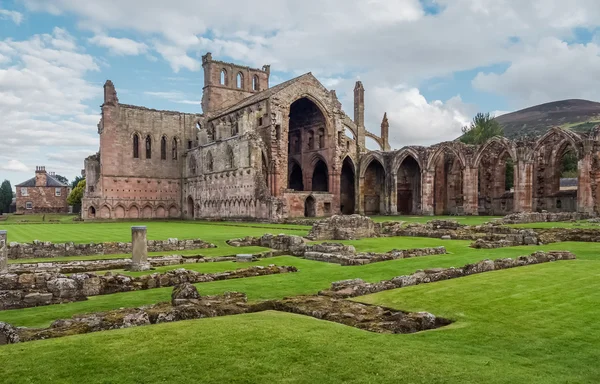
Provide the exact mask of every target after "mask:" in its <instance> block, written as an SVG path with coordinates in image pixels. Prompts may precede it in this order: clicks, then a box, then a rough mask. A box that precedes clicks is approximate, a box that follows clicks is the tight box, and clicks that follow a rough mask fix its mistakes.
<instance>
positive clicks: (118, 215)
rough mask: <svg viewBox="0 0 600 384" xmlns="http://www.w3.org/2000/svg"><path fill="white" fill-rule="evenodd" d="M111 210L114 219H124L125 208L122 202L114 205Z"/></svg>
mask: <svg viewBox="0 0 600 384" xmlns="http://www.w3.org/2000/svg"><path fill="white" fill-rule="evenodd" d="M113 212H114V218H115V219H124V218H125V216H126V212H127V209H125V206H124V205H123V204H120V203H119V204H117V205H116V206H115V208H114V209H113Z"/></svg>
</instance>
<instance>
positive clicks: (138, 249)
mask: <svg viewBox="0 0 600 384" xmlns="http://www.w3.org/2000/svg"><path fill="white" fill-rule="evenodd" d="M150 269H151V267H150V263H149V262H148V244H147V242H146V227H145V226H141V227H131V268H130V270H131V271H134V272H139V271H148V270H150Z"/></svg>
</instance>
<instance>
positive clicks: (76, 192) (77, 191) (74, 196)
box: [67, 179, 85, 207]
mask: <svg viewBox="0 0 600 384" xmlns="http://www.w3.org/2000/svg"><path fill="white" fill-rule="evenodd" d="M84 192H85V179H83V180H81V181H80V182H79V183H77V186H76V187H75V188H73V190H72V191H71V193H69V196H68V197H67V203H69V205H72V206H74V207H80V206H81V199H82V198H83V194H84Z"/></svg>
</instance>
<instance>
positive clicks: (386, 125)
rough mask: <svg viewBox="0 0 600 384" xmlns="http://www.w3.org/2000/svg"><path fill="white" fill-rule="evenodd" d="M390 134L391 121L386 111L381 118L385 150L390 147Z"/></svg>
mask: <svg viewBox="0 0 600 384" xmlns="http://www.w3.org/2000/svg"><path fill="white" fill-rule="evenodd" d="M389 134H390V122H389V121H388V117H387V112H385V113H384V114H383V120H381V141H382V142H383V149H384V150H385V151H388V150H389V149H390V143H389Z"/></svg>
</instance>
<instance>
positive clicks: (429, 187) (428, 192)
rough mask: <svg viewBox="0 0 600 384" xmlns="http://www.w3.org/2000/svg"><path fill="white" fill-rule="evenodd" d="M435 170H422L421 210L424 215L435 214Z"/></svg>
mask: <svg viewBox="0 0 600 384" xmlns="http://www.w3.org/2000/svg"><path fill="white" fill-rule="evenodd" d="M433 182H434V177H433V172H431V171H428V170H424V171H423V172H421V198H422V200H421V211H422V214H423V216H433V192H434V188H433V187H434V186H433Z"/></svg>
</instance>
